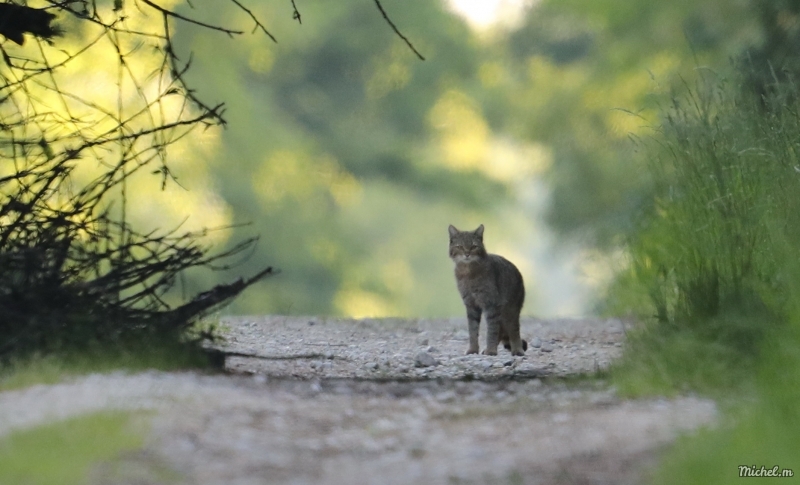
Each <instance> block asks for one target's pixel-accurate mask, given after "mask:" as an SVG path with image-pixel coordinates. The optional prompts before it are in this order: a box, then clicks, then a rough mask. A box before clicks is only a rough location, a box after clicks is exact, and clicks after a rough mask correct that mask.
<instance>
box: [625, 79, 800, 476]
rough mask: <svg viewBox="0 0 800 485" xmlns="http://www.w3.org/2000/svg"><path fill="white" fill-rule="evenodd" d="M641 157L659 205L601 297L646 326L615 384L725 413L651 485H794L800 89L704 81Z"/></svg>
mask: <svg viewBox="0 0 800 485" xmlns="http://www.w3.org/2000/svg"><path fill="white" fill-rule="evenodd" d="M639 147H640V154H641V155H642V156H643V157H644V158H645V159H646V160H647V162H648V164H649V173H650V175H651V177H652V184H653V194H654V196H653V198H652V204H651V205H650V206H649V207H647V208H645V209H643V211H642V213H641V214H640V216H639V218H638V222H637V224H636V228H635V230H634V231H633V233H632V234H631V235H630V237H629V244H628V250H629V255H630V267H629V268H628V269H627V270H626V271H624V272H622V273H621V274H620V275H619V277H618V278H617V281H616V282H615V284H614V285H613V286H612V289H611V291H610V299H609V300H610V302H612V307H613V305H616V308H615V310H616V311H618V312H619V311H622V312H626V313H634V314H637V315H639V317H640V318H641V320H642V321H643V322H644V323H643V325H642V327H641V328H639V329H638V330H637V331H634V332H631V333H630V335H629V339H628V342H627V344H626V345H627V346H626V349H625V354H624V356H623V358H622V359H621V361H620V362H619V363H618V364H617V365H616V366H615V367H614V368H613V369H612V372H611V374H612V380H613V381H614V382H615V383H616V384H617V386H618V387H619V388H620V390H621V391H622V392H624V393H626V394H629V395H638V394H654V393H655V394H672V393H676V392H685V391H687V390H693V391H698V392H701V393H705V394H711V395H713V396H716V397H722V398H723V400H722V401H721V402H724V403H725V405H724V406H723V408H724V409H725V410H726V412H725V413H724V415H723V419H722V420H721V423H720V425H719V426H718V427H717V428H715V429H711V430H706V431H703V432H701V433H700V434H699V435H696V436H693V437H687V438H684V439H682V440H680V441H679V442H678V443H677V445H676V446H675V447H673V449H672V451H670V452H669V453H668V454H667V456H666V458H665V460H664V462H663V463H662V465H661V468H660V469H659V471H658V472H657V474H656V476H655V482H656V483H682V484H692V483H696V484H701V483H702V484H712V483H719V484H723V483H725V484H727V483H732V482H734V481H735V480H737V479H738V467H739V466H740V465H756V466H759V467H760V466H762V465H763V466H765V467H767V468H770V467H772V466H774V465H778V466H779V467H781V468H792V469H793V470H794V471H795V472H796V474H797V476H798V477H800V437H799V436H798V435H797V430H798V429H800V88H798V85H797V84H794V83H793V82H790V81H789V82H778V81H776V82H775V83H774V84H773V85H771V86H768V89H767V93H766V94H761V95H756V94H754V93H752V92H749V91H748V89H747V88H746V87H745V85H744V83H738V82H736V77H735V76H733V77H732V78H731V79H728V80H726V79H721V78H719V77H716V76H713V75H710V74H709V75H707V76H706V77H705V78H704V79H702V80H701V81H700V82H699V83H698V84H697V85H696V86H694V87H693V88H692V89H688V90H687V94H686V95H684V96H676V97H674V98H673V99H672V103H671V105H670V106H669V107H668V108H666V109H665V110H664V113H663V118H662V123H661V124H660V126H659V127H658V129H657V130H656V132H655V134H654V136H653V137H652V138H650V139H647V140H641V142H640V144H639ZM796 479H797V478H795V480H796ZM751 480H753V481H754V482H758V481H761V480H765V479H751ZM770 480H773V481H774V480H775V479H770ZM790 481H791V480H790ZM748 483H750V482H748Z"/></svg>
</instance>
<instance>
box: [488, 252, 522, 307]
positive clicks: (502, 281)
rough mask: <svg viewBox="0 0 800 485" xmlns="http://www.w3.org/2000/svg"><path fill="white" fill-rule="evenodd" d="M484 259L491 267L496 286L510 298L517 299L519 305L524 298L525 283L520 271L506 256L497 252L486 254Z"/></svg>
mask: <svg viewBox="0 0 800 485" xmlns="http://www.w3.org/2000/svg"><path fill="white" fill-rule="evenodd" d="M486 259H487V261H488V263H489V266H490V267H491V273H492V276H494V278H495V284H496V285H497V288H498V289H499V290H500V291H501V292H502V293H505V294H506V296H507V297H509V299H511V300H519V303H520V305H521V304H522V300H523V299H524V298H525V284H524V283H523V281H522V273H520V272H519V269H518V268H517V267H516V266H515V265H514V263H512V262H511V261H509V260H507V259H506V258H504V257H502V256H500V255H499V254H487V255H486Z"/></svg>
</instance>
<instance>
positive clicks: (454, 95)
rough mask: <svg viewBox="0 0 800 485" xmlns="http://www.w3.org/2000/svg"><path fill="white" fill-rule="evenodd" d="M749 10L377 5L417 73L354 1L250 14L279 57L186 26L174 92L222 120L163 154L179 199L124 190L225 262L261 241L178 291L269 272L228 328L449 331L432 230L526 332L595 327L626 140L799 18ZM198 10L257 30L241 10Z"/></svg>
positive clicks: (637, 1)
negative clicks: (483, 279) (271, 323)
mask: <svg viewBox="0 0 800 485" xmlns="http://www.w3.org/2000/svg"><path fill="white" fill-rule="evenodd" d="M761 3H763V2H759V1H757V0H729V1H722V0H695V1H691V2H690V1H684V0H677V1H672V2H650V1H647V0H634V1H630V0H592V1H588V0H561V1H546V0H541V1H524V0H493V1H489V0H482V1H480V2H478V1H468V0H447V1H444V0H443V1H430V0H404V1H402V2H400V1H391V0H386V1H384V2H383V5H384V7H385V9H386V11H387V13H388V14H389V16H390V17H391V18H392V20H393V21H394V23H395V24H396V25H397V26H398V28H399V29H400V30H401V31H402V32H403V34H404V35H406V36H407V37H408V38H409V39H410V41H411V42H412V43H413V44H414V46H415V47H416V48H417V49H418V50H419V51H420V52H421V53H422V54H423V55H424V56H425V57H426V60H425V61H421V60H419V59H418V58H417V57H416V56H415V54H414V53H413V52H412V51H411V50H410V49H409V48H408V47H407V46H406V45H405V44H404V43H403V42H402V40H401V39H400V38H398V37H397V36H396V35H395V34H394V33H393V32H392V30H391V29H390V27H389V26H388V25H387V24H386V22H385V21H384V20H383V18H382V17H381V15H380V12H379V11H378V10H377V9H376V8H375V5H374V4H373V3H372V2H366V1H363V0H340V1H337V2H323V1H312V0H301V1H298V2H296V4H297V8H298V10H299V12H300V14H301V20H302V23H298V22H297V21H295V20H293V19H292V14H293V10H292V4H291V2H289V1H285V2H272V1H271V2H266V1H257V2H250V3H249V4H248V5H247V6H248V7H249V8H251V9H252V11H253V13H254V14H255V15H256V16H257V17H258V18H259V19H261V20H262V22H264V25H265V26H266V27H267V28H268V29H269V30H270V32H271V33H272V34H273V35H274V36H275V37H276V38H277V40H278V42H277V43H275V42H272V41H271V40H270V39H269V38H268V37H267V36H265V35H264V34H263V33H262V32H259V31H254V32H253V33H249V32H248V33H247V34H245V35H243V36H239V37H238V38H236V39H228V38H227V37H226V36H224V35H222V34H218V33H214V32H209V31H208V30H207V29H203V28H200V27H197V28H194V27H193V26H191V25H188V24H185V23H181V24H179V25H177V27H176V29H177V30H176V33H175V43H176V45H177V47H178V51H179V52H178V53H179V55H181V56H182V57H183V58H189V56H190V53H191V56H192V57H191V58H192V69H191V70H190V71H189V73H188V75H187V77H188V81H189V82H190V84H191V85H192V86H193V87H194V88H196V90H197V94H198V95H199V96H201V97H202V98H203V99H205V100H207V101H208V103H209V104H213V103H215V102H219V101H224V102H225V103H226V106H227V111H226V118H227V120H228V122H229V123H228V126H227V128H226V129H224V130H222V129H219V130H218V129H209V130H206V131H204V132H200V131H197V132H195V133H194V134H193V136H192V137H191V138H190V139H188V140H186V141H185V142H182V144H181V146H180V147H179V148H178V149H177V150H175V151H173V153H172V157H173V159H174V161H173V162H172V169H173V172H174V174H175V175H176V176H177V178H178V181H179V183H180V185H177V184H171V185H170V186H168V187H167V188H166V190H164V191H162V190H161V188H160V187H159V185H158V184H155V183H153V180H152V179H147V178H142V179H141V180H140V181H139V182H134V184H136V185H135V186H134V189H133V190H136V191H138V193H139V194H140V195H141V197H139V198H138V199H136V202H135V203H134V204H132V207H131V208H130V211H131V212H132V215H131V217H132V218H133V219H135V220H138V221H139V223H140V224H141V225H144V226H148V225H150V226H154V227H155V226H157V227H162V228H163V227H174V226H176V225H178V224H182V227H183V228H190V229H191V228H197V227H211V228H219V227H225V226H235V228H234V229H220V230H217V231H213V232H212V233H211V234H210V236H209V240H210V241H211V242H212V243H213V244H214V246H215V247H217V248H219V249H222V248H224V247H226V245H230V244H233V243H235V242H236V241H238V240H241V239H242V238H244V237H247V236H252V235H259V236H260V241H259V243H258V246H257V248H256V251H255V252H253V253H252V254H251V255H250V257H249V259H248V260H247V261H245V262H244V263H243V264H242V265H240V266H237V267H235V268H233V269H232V270H230V271H220V272H195V273H190V274H189V275H188V277H187V278H186V279H185V280H184V281H183V282H182V284H183V285H184V289H185V290H186V292H188V293H189V294H191V293H192V292H194V291H198V290H201V289H204V288H207V287H209V286H210V285H212V284H214V283H217V282H222V281H228V280H230V278H231V277H233V276H237V275H245V276H246V275H247V273H248V269H249V268H255V267H261V266H264V265H273V266H275V267H277V268H280V269H281V271H282V272H281V274H280V275H279V276H277V277H275V278H269V279H267V280H265V281H263V282H261V283H259V284H257V285H256V286H254V287H252V288H250V289H249V290H248V291H247V292H245V293H244V294H243V295H242V296H241V297H240V298H238V299H237V300H236V301H235V302H234V303H233V304H232V305H231V306H229V307H227V308H226V309H225V310H223V312H224V313H226V314H264V313H280V314H327V315H352V316H387V315H396V316H446V315H459V314H461V313H462V311H463V310H462V305H461V302H460V299H459V297H458V294H457V291H456V290H455V283H454V280H453V276H452V264H451V262H450V261H449V259H448V257H447V232H446V228H447V225H448V224H454V225H456V226H457V227H459V228H461V229H470V228H474V227H477V225H478V224H481V223H483V224H485V225H486V227H487V230H486V242H487V246H488V248H489V250H490V251H491V252H497V253H500V254H503V255H504V256H506V257H507V258H509V259H511V260H512V261H513V262H515V263H516V264H517V266H518V267H519V268H520V269H521V271H522V273H523V275H524V277H525V280H526V286H527V288H528V299H527V304H526V307H525V309H524V313H525V314H532V315H540V316H554V315H562V316H564V315H580V314H586V313H590V312H592V311H595V310H596V303H597V302H598V301H602V297H603V291H604V288H605V286H606V285H607V284H608V282H609V281H610V280H611V279H612V276H613V274H614V273H615V272H618V271H620V270H621V269H623V268H624V267H625V265H626V258H625V254H624V252H622V250H621V249H620V248H621V247H622V245H621V237H622V235H623V234H624V233H625V231H626V230H627V226H628V225H629V224H630V222H629V221H631V220H632V215H634V214H635V213H636V212H637V210H639V207H640V206H641V203H642V200H644V199H646V198H647V196H648V193H647V190H648V189H647V187H648V185H647V183H646V181H645V179H646V176H645V175H644V174H643V172H644V167H642V166H640V165H641V163H640V162H638V161H637V158H636V157H635V156H634V153H633V152H634V150H635V144H634V143H632V142H631V138H637V137H642V136H648V133H649V132H650V131H651V130H652V128H651V127H652V126H654V124H655V123H657V121H658V120H657V119H656V117H657V113H658V107H659V106H660V105H661V104H662V103H663V102H664V100H665V99H667V98H668V96H669V95H670V94H671V93H673V92H674V91H675V90H676V89H678V90H680V89H681V85H682V83H683V82H686V80H689V82H691V80H693V79H695V78H696V77H697V76H698V71H701V70H703V69H717V68H724V67H725V66H727V65H729V63H730V61H731V59H736V58H741V57H742V56H743V55H744V53H745V52H749V55H750V56H756V57H757V56H758V55H759V52H761V51H763V50H765V49H768V48H769V41H770V39H771V37H770V35H771V34H770V32H773V31H774V29H776V28H783V27H786V28H788V29H790V30H791V29H796V18H795V17H793V16H792V15H794V14H792V8H790V7H787V8H785V9H784V13H785V15H784V16H783V17H777V20H774V19H772V18H766V17H764V18H760V17H759V16H757V15H754V12H757V11H759V8H760V4H761ZM789 3H791V2H789ZM192 5H193V10H191V14H192V15H193V16H195V17H198V18H205V19H207V20H209V21H213V22H214V23H216V24H226V25H238V26H248V25H251V21H250V19H249V18H248V17H247V15H246V14H245V13H244V12H242V11H241V10H240V9H238V8H236V7H235V5H233V4H228V3H227V2H211V1H209V0H195V1H193V2H192ZM787 5H788V4H787ZM174 8H177V9H178V11H181V9H185V11H186V12H187V13H188V12H189V11H190V9H192V7H191V6H189V5H186V4H182V3H179V2H175V3H174ZM723 12H724V15H723ZM776 22H777V23H778V25H777V26H776V25H773V24H775V23H776ZM781 22H782V23H781ZM782 26H783V27H782ZM770 29H772V30H770ZM759 49H761V50H759Z"/></svg>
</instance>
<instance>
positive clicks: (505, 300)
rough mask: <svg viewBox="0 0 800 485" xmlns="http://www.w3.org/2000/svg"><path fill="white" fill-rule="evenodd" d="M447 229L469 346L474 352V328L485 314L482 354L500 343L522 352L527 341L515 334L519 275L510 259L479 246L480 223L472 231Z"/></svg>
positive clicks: (521, 293) (520, 297)
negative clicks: (467, 329)
mask: <svg viewBox="0 0 800 485" xmlns="http://www.w3.org/2000/svg"><path fill="white" fill-rule="evenodd" d="M448 230H449V231H450V259H452V260H453V262H455V263H456V269H455V272H456V283H457V284H458V291H459V293H461V299H462V300H464V306H466V307H467V322H468V324H469V348H468V349H467V354H477V353H478V350H479V349H478V329H479V328H480V323H481V315H482V314H483V313H485V314H486V329H487V331H486V349H485V350H484V351H483V353H484V354H486V355H497V344H498V343H500V342H502V343H503V346H504V347H505V348H506V349H509V350H511V353H512V354H513V355H523V354H524V353H525V351H526V350H528V342H526V341H525V340H522V339H521V338H520V335H519V312H520V311H521V310H522V304H523V303H524V301H525V285H524V284H523V282H522V275H521V274H520V272H519V270H518V269H517V267H516V266H514V265H513V264H512V263H511V262H510V261H508V260H507V259H505V258H503V257H502V256H498V255H496V254H488V253H487V252H486V248H485V247H484V245H483V224H481V225H480V226H479V227H478V228H477V229H476V230H474V231H463V232H462V231H459V230H458V229H456V228H455V227H453V226H450V227H449V228H448Z"/></svg>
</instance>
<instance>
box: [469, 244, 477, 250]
mask: <svg viewBox="0 0 800 485" xmlns="http://www.w3.org/2000/svg"><path fill="white" fill-rule="evenodd" d="M470 249H478V246H476V245H474V244H473V245H472V246H470Z"/></svg>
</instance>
